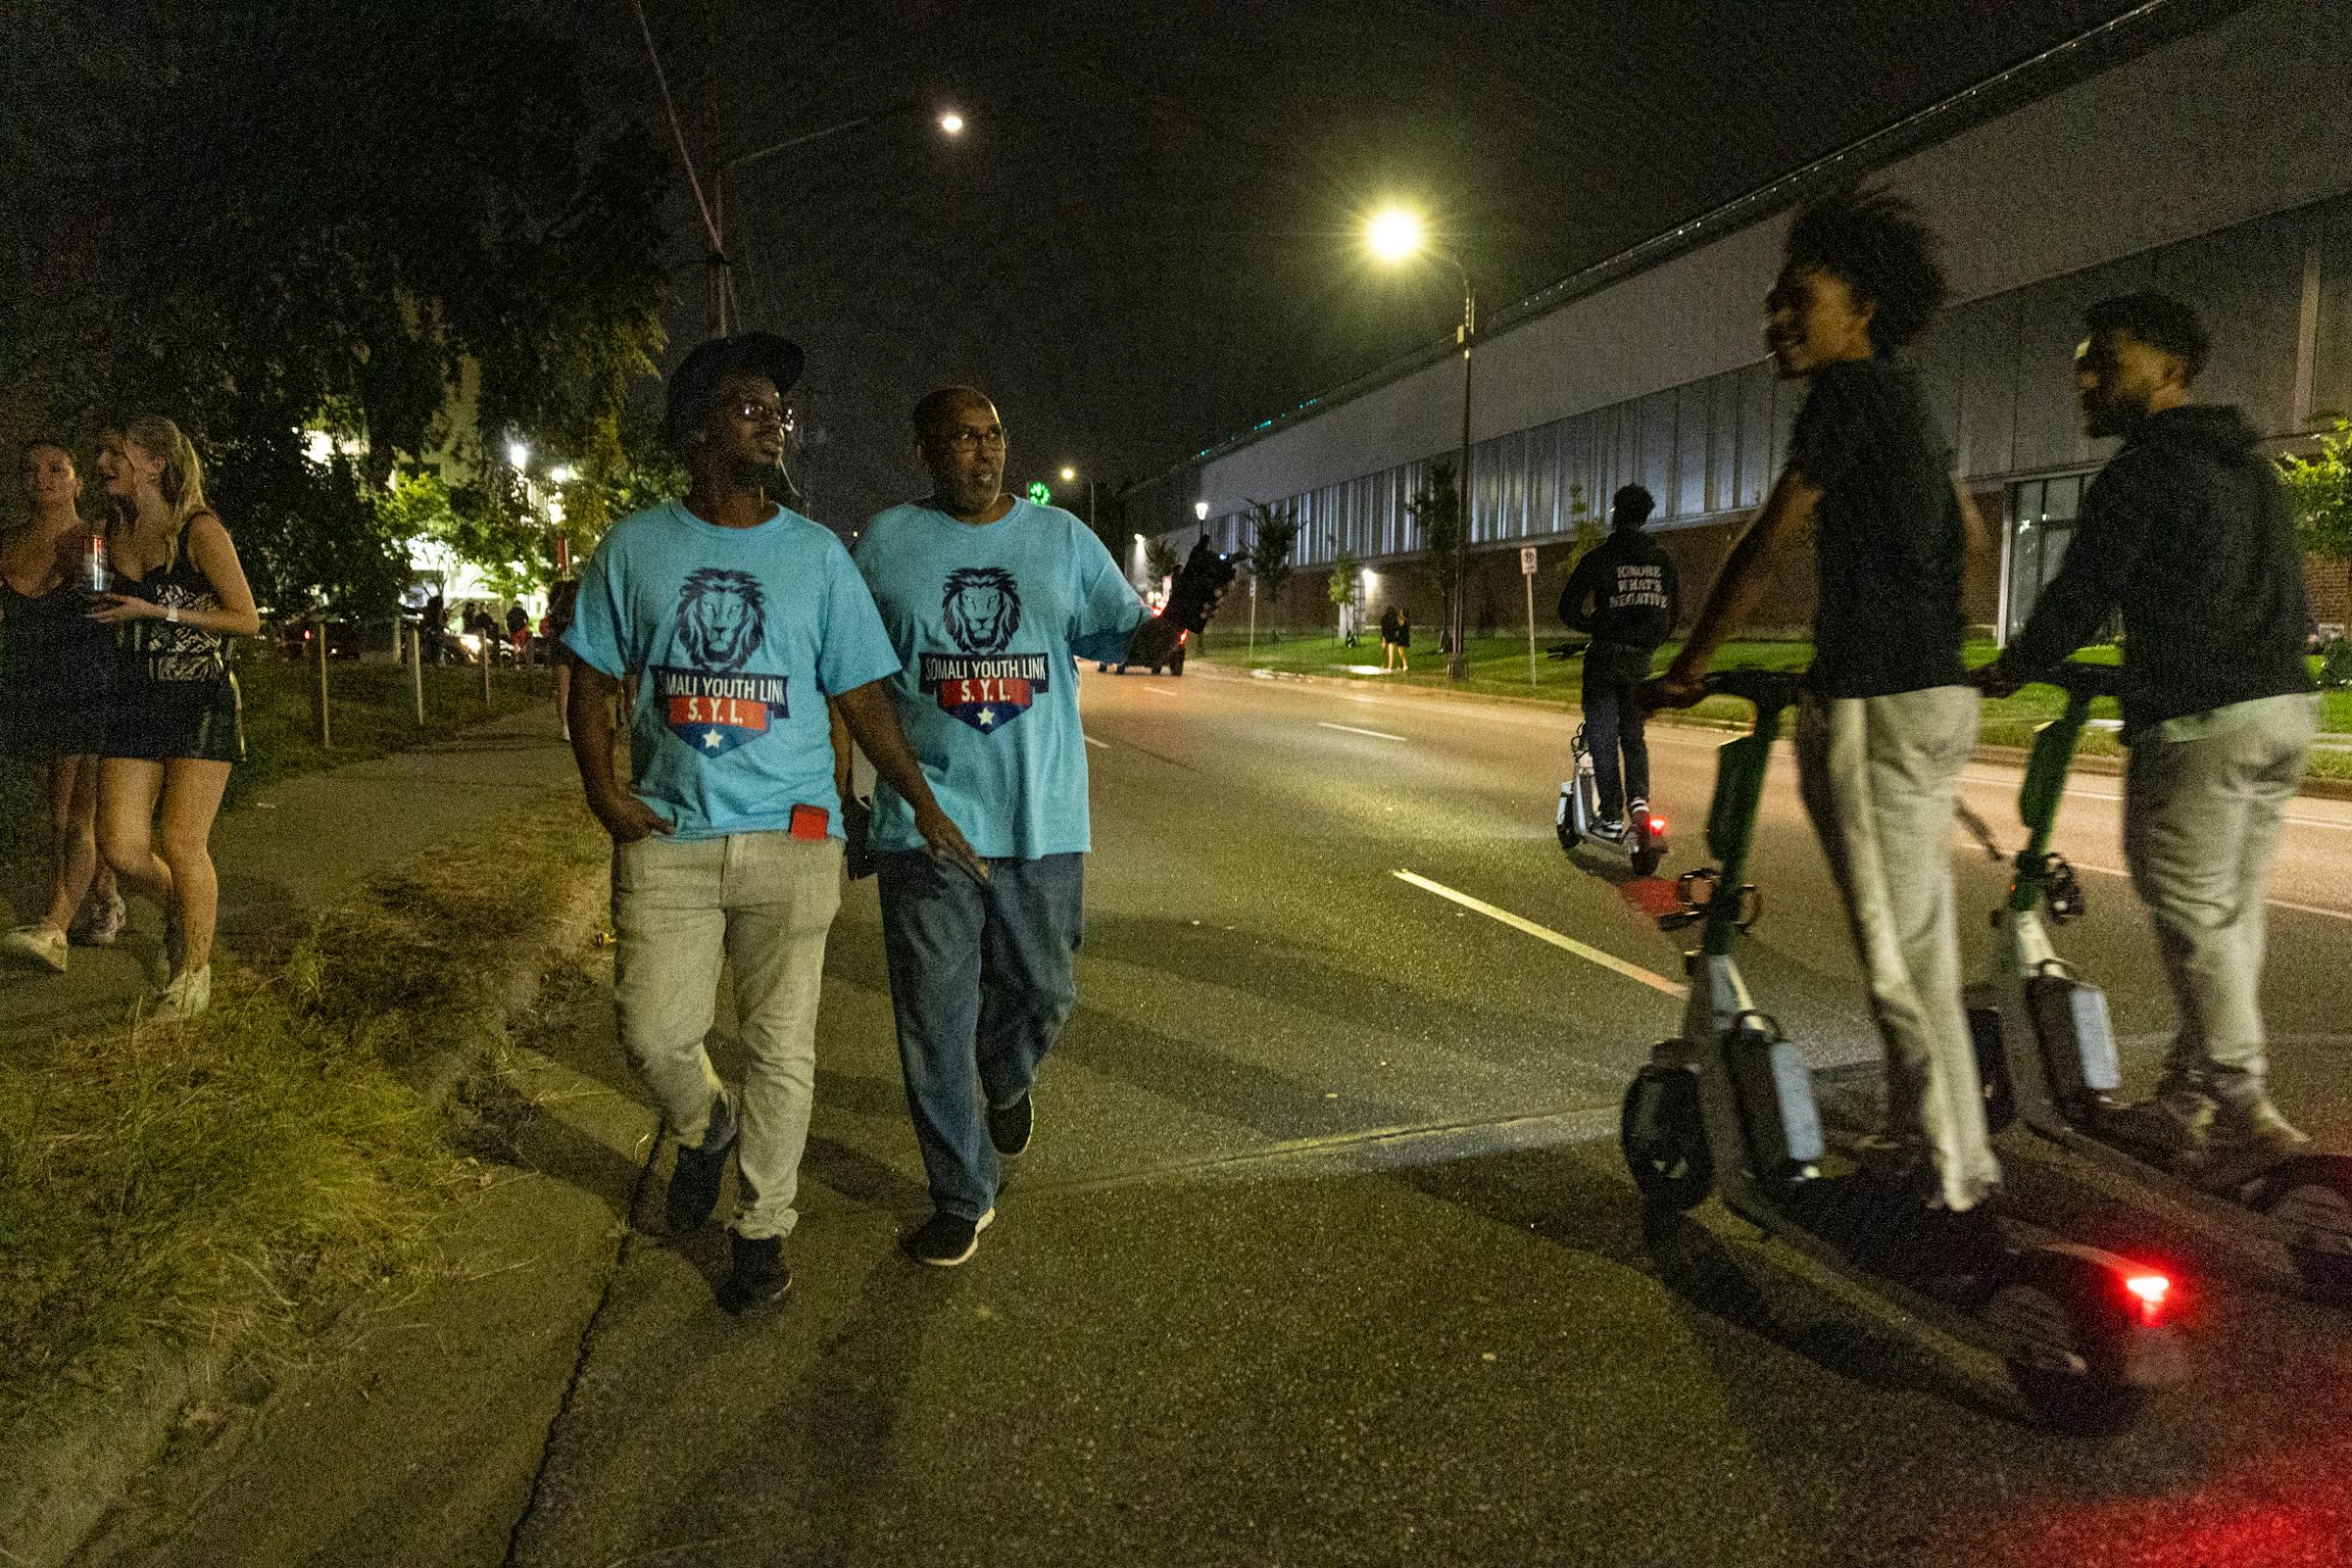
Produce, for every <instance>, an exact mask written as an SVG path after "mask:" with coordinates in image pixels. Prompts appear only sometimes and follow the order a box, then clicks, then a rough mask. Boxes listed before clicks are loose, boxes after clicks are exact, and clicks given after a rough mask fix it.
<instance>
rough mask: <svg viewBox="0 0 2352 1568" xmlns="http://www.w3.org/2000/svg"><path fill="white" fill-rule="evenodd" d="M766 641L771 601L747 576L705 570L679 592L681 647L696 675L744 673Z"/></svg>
mask: <svg viewBox="0 0 2352 1568" xmlns="http://www.w3.org/2000/svg"><path fill="white" fill-rule="evenodd" d="M766 640H767V596H766V594H765V593H764V592H762V591H761V589H760V579H759V578H757V577H754V576H753V575H752V574H751V573H750V572H748V571H725V570H721V569H720V568H718V567H716V566H706V567H704V568H703V569H702V570H700V571H697V572H695V573H693V574H692V575H690V576H689V577H688V578H687V579H686V585H685V586H684V587H683V588H680V589H679V590H678V641H679V642H680V643H681V644H683V645H684V646H685V649H686V657H687V658H688V659H689V660H691V661H693V662H694V664H695V667H697V668H698V669H708V670H733V669H741V668H743V667H744V665H745V664H747V663H749V662H751V658H752V655H754V654H756V653H758V652H759V651H760V644H761V643H762V642H764V641H766Z"/></svg>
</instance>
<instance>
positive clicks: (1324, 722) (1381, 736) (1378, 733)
mask: <svg viewBox="0 0 2352 1568" xmlns="http://www.w3.org/2000/svg"><path fill="white" fill-rule="evenodd" d="M1315 725H1316V727H1317V728H1319V729H1344V730H1346V731H1347V732H1348V734H1350V735H1369V736H1371V737H1372V738H1373V739H1374V740H1376V741H1400V740H1402V739H1404V737H1403V736H1401V735H1392V734H1390V733H1389V732H1388V731H1387V730H1385V729H1358V728H1357V727H1356V726H1355V725H1353V724H1334V723H1333V722H1332V721H1331V720H1329V719H1327V718H1318V719H1316V720H1315Z"/></svg>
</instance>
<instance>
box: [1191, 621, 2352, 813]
mask: <svg viewBox="0 0 2352 1568" xmlns="http://www.w3.org/2000/svg"><path fill="white" fill-rule="evenodd" d="M1559 640H1560V639H1559V637H1558V636H1556V635H1555V636H1551V637H1546V636H1545V635H1544V632H1543V631H1542V630H1541V629H1539V630H1538V632H1537V634H1536V678H1535V681H1534V683H1533V684H1532V685H1531V684H1530V682H1529V680H1528V668H1527V638H1526V636H1525V635H1524V634H1522V635H1520V636H1516V637H1510V636H1495V637H1472V638H1470V639H1469V640H1468V648H1469V654H1470V679H1469V682H1468V687H1467V689H1468V690H1470V691H1474V692H1486V693H1492V694H1495V695H1497V696H1510V697H1529V696H1535V697H1541V698H1544V699H1548V700H1551V701H1554V702H1558V703H1561V704H1563V705H1564V704H1569V703H1573V702H1575V701H1576V690H1577V683H1578V681H1579V680H1581V679H1582V678H1583V672H1584V661H1582V660H1559V659H1551V658H1547V657H1545V655H1546V651H1547V650H1548V648H1549V647H1550V645H1551V644H1552V643H1555V642H1557V641H1559ZM1426 644H1427V645H1426V646H1422V645H1421V643H1420V642H1418V641H1417V642H1416V645H1415V646H1414V648H1413V651H1412V655H1413V667H1412V671H1411V673H1409V674H1403V675H1384V674H1382V673H1381V672H1380V665H1381V649H1380V637H1379V634H1378V633H1377V632H1367V633H1366V634H1365V635H1364V636H1363V637H1361V638H1359V639H1358V640H1357V644H1356V646H1355V647H1353V648H1346V647H1343V646H1341V644H1340V642H1339V640H1338V639H1337V638H1335V637H1333V636H1332V635H1331V633H1330V632H1328V631H1312V632H1306V633H1286V634H1285V635H1284V637H1283V639H1282V641H1280V642H1274V641H1271V640H1270V639H1269V638H1268V636H1267V635H1266V634H1265V633H1264V632H1263V631H1262V630H1261V631H1260V633H1259V635H1258V639H1257V644H1256V648H1255V651H1254V653H1250V651H1249V649H1248V644H1247V641H1246V638H1244V637H1242V636H1237V635H1236V634H1235V632H1234V630H1233V629H1232V628H1230V627H1227V626H1218V627H1216V628H1215V629H1214V630H1213V631H1212V632H1211V633H1210V635H1209V636H1208V637H1207V638H1206V639H1204V640H1203V641H1202V643H1201V647H1200V648H1199V649H1198V650H1197V651H1196V652H1195V653H1194V654H1193V656H1192V657H1194V658H1196V659H1201V660H1205V661H1208V662H1213V663H1218V664H1223V665H1227V666H1231V667H1236V668H1241V667H1249V668H1257V669H1270V670H1279V671H1283V672H1286V673H1291V674H1299V675H1325V676H1332V677H1336V678H1340V679H1353V680H1376V681H1391V682H1397V683H1401V684H1404V685H1408V686H1426V687H1431V688H1433V689H1438V690H1444V689H1445V688H1446V657H1445V655H1443V654H1441V653H1439V652H1438V648H1437V639H1436V638H1435V637H1434V636H1433V637H1430V638H1428V639H1426ZM1680 646H1681V645H1680V644H1677V643H1668V644H1667V645H1666V646H1665V647H1664V648H1661V649H1659V650H1658V655H1657V659H1656V662H1655V664H1654V666H1653V667H1655V668H1658V669H1664V668H1665V667H1666V662H1667V661H1668V660H1670V659H1672V658H1673V657H1674V655H1675V653H1676V651H1677V650H1678V648H1679V647H1680ZM1993 652H1994V648H1993V644H1992V643H1990V642H1988V641H1972V642H1970V643H1969V644H1968V645H1967V646H1966V648H1965V650H1964V657H1965V658H1966V660H1967V662H1968V663H1970V664H1971V665H1976V664H1981V663H1985V662H1989V661H1990V660H1991V659H1992V656H1993ZM2083 657H2084V658H2086V659H2091V660H2096V661H2098V662H2108V663H2112V662H2114V661H2115V660H2116V658H2117V657H2118V655H2117V653H2116V650H2114V649H2112V648H2101V649H2091V650H2088V651H2087V652H2085V654H2084V655H2083ZM1812 658H1813V645H1812V644H1811V643H1808V642H1796V641H1784V642H1733V643H1726V644H1724V646H1723V648H1722V650H1721V651H1720V652H1719V653H1718V654H1717V655H1716V657H1715V666H1716V667H1717V668H1719V669H1721V668H1728V667H1730V666H1732V665H1735V664H1754V665H1761V666H1763V667H1764V668H1767V669H1802V668H1803V667H1804V666H1805V665H1806V664H1808V663H1809V662H1812ZM2065 706H2066V699H2065V695H2064V694H2063V693H2062V692H2060V691H2059V690H2058V689H2057V688H2056V687H2054V686H2029V687H2027V688H2026V689H2025V690H2024V691H2021V692H2019V693H2018V694H2017V695H2016V696H2014V697H2004V698H1999V699H1995V700H1991V701H1987V702H1986V703H1985V708H1984V716H1983V718H1982V720H1981V731H1980V733H1981V735H1982V737H1983V739H1984V742H1985V745H1987V746H2024V745H2026V744H2028V743H2029V742H2030V741H2031V740H2032V739H2033V735H2034V729H2035V728H2036V727H2037V726H2039V725H2041V724H2043V723H2046V722H2047V721H2049V720H2050V719H2052V718H2055V717H2057V716H2058V714H2059V712H2060V711H2061V710H2062V709H2064V707H2065ZM1689 716H1690V718H1691V719H1692V720H1694V721H1696V722H1700V723H1707V722H1714V723H1721V724H1727V725H1730V724H1742V723H1744V722H1746V719H1747V705H1746V704H1744V703H1740V702H1738V701H1735V700H1733V699H1730V698H1710V699H1709V700H1708V701H1706V702H1703V703H1701V704H1699V705H1698V706H1697V707H1696V708H1694V709H1692V710H1691V712H1690V715H1689ZM2091 716H2092V717H2094V718H2113V717H2115V716H2116V711H2115V705H2114V704H2113V703H2111V702H2104V701H2102V702H2100V703H2099V704H2097V705H2096V706H2094V707H2093V708H2092V710H2091ZM2320 723H2321V728H2322V729H2324V730H2327V731H2328V732H2331V733H2334V734H2339V735H2340V734H2352V691H2331V692H2327V693H2326V694H2325V695H2324V697H2323V699H2322V706H2321V718H2320ZM2082 750H2083V751H2084V752H2085V753H2088V754H2092V755H2108V756H2111V755H2114V754H2116V753H2118V752H2120V751H2121V750H2122V747H2121V745H2120V744H2119V743H2118V742H2117V740H2116V738H2115V735H2114V734H2113V732H2111V731H2104V730H2093V731H2091V732H2090V733H2089V734H2086V735H2085V736H2083V738H2082ZM2309 771H2310V773H2311V774H2312V776H2314V777H2320V778H2352V753H2346V752H2328V751H2318V752H2314V753H2313V754H2312V759H2311V765H2310V769H2309Z"/></svg>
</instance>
